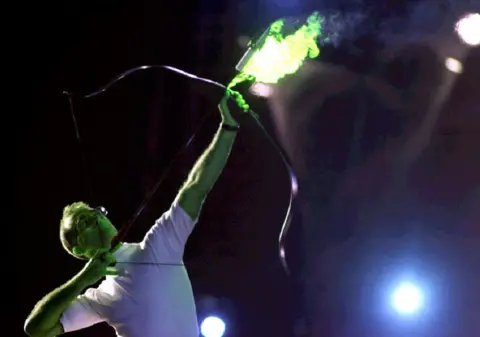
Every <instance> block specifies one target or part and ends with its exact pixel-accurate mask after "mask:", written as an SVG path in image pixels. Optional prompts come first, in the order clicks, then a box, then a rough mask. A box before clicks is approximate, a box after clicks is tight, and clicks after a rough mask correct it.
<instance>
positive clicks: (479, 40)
mask: <svg viewBox="0 0 480 337" xmlns="http://www.w3.org/2000/svg"><path fill="white" fill-rule="evenodd" d="M455 30H456V32H457V34H458V36H459V37H460V39H461V40H462V41H463V42H464V43H466V44H468V45H470V46H477V45H479V44H480V14H479V13H471V14H467V15H465V16H464V17H462V18H461V19H460V20H458V22H457V24H456V25H455Z"/></svg>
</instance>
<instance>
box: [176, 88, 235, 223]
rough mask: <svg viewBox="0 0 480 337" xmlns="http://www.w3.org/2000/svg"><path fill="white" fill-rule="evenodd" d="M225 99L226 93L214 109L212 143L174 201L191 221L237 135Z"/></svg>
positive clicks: (218, 173)
mask: <svg viewBox="0 0 480 337" xmlns="http://www.w3.org/2000/svg"><path fill="white" fill-rule="evenodd" d="M228 98H229V94H228V93H227V94H226V96H225V97H224V98H223V99H222V101H221V102H220V104H219V106H218V107H219V109H220V113H221V116H222V123H221V124H220V126H219V128H218V130H217V132H216V134H215V136H214V138H213V140H212V142H211V143H210V145H209V146H208V148H207V149H206V150H205V151H204V152H203V154H202V155H201V156H200V158H199V159H198V160H197V162H196V163H195V165H194V167H193V168H192V170H191V171H190V174H189V176H188V179H187V181H186V182H185V184H184V185H183V187H182V188H181V189H180V191H179V193H178V195H177V198H176V201H177V202H178V204H179V205H180V206H181V207H182V208H183V209H184V210H185V212H186V213H187V214H188V215H189V216H190V217H191V218H192V220H194V221H195V220H196V219H197V218H198V216H199V214H200V210H201V208H202V204H203V202H204V201H205V199H206V197H207V195H208V193H209V192H210V190H211V189H212V187H213V185H214V184H215V182H216V181H217V179H218V177H219V176H220V174H221V173H222V171H223V168H224V167H225V164H226V163H227V160H228V157H229V155H230V150H231V149H232V146H233V142H234V140H235V137H236V135H237V131H238V123H237V122H236V121H235V119H234V118H233V117H232V115H231V113H230V110H229V109H228V106H227V102H228Z"/></svg>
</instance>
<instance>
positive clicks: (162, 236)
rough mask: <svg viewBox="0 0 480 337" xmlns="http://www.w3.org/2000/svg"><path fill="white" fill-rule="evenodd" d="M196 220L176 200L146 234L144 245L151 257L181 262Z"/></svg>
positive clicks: (170, 261)
mask: <svg viewBox="0 0 480 337" xmlns="http://www.w3.org/2000/svg"><path fill="white" fill-rule="evenodd" d="M195 223H196V220H192V218H191V217H190V216H189V215H188V214H187V212H185V210H184V209H183V208H182V207H181V206H180V205H179V204H178V202H177V201H174V202H173V203H172V205H171V206H170V209H169V210H168V211H166V212H165V213H163V215H162V216H161V217H160V218H159V219H158V220H157V221H155V224H154V225H153V226H152V227H151V228H150V230H149V231H148V232H147V234H146V235H145V238H144V239H143V241H142V245H143V246H144V249H145V250H146V252H148V254H151V255H152V256H151V258H153V259H155V261H157V262H163V263H179V262H181V261H182V260H183V251H184V248H185V244H186V243H187V240H188V237H189V236H190V233H192V230H193V228H194V226H195Z"/></svg>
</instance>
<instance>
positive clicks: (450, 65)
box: [445, 57, 463, 74]
mask: <svg viewBox="0 0 480 337" xmlns="http://www.w3.org/2000/svg"><path fill="white" fill-rule="evenodd" d="M445 67H447V69H448V70H450V71H451V72H452V73H455V74H460V73H461V72H462V71H463V65H462V63H461V62H460V61H459V60H457V59H454V58H451V57H449V58H447V59H446V60H445Z"/></svg>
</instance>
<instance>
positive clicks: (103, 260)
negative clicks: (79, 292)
mask: <svg viewBox="0 0 480 337" xmlns="http://www.w3.org/2000/svg"><path fill="white" fill-rule="evenodd" d="M116 262H117V261H116V259H115V257H114V256H113V254H112V253H110V252H109V251H107V250H102V249H99V250H97V252H96V253H95V255H93V257H92V258H91V259H90V260H89V261H88V262H87V264H86V265H85V267H83V269H82V270H81V271H80V273H79V277H80V278H81V280H82V282H83V283H84V284H85V285H88V286H89V285H92V284H94V283H96V282H98V281H99V280H101V279H102V278H104V277H105V276H114V275H118V274H119V273H118V270H117V268H115V267H113V265H114V264H115V263H116Z"/></svg>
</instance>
